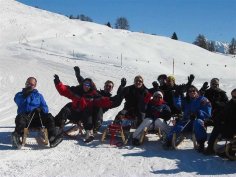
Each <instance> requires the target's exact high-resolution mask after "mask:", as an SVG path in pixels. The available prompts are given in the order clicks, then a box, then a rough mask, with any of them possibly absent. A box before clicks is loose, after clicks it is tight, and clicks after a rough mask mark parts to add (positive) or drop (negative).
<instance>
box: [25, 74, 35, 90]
mask: <svg viewBox="0 0 236 177" xmlns="http://www.w3.org/2000/svg"><path fill="white" fill-rule="evenodd" d="M36 85H37V81H36V79H35V78H33V77H29V78H28V79H27V80H26V82H25V88H27V89H28V90H33V89H34V88H35V87H36Z"/></svg>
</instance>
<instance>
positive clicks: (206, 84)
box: [201, 82, 209, 90]
mask: <svg viewBox="0 0 236 177" xmlns="http://www.w3.org/2000/svg"><path fill="white" fill-rule="evenodd" d="M208 88H209V85H208V82H204V84H203V85H202V88H201V90H207V89H208Z"/></svg>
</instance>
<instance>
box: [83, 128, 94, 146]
mask: <svg viewBox="0 0 236 177" xmlns="http://www.w3.org/2000/svg"><path fill="white" fill-rule="evenodd" d="M93 140H94V136H93V130H86V136H85V140H84V143H90V142H92V141H93Z"/></svg>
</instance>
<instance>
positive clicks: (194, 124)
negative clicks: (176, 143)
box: [167, 119, 207, 142]
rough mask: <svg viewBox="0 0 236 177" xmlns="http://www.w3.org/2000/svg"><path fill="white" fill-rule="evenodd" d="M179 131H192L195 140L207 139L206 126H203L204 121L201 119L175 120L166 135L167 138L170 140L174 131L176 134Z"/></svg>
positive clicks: (203, 140) (202, 140)
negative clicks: (174, 123)
mask: <svg viewBox="0 0 236 177" xmlns="http://www.w3.org/2000/svg"><path fill="white" fill-rule="evenodd" d="M181 132H193V133H194V135H195V137H196V140H197V142H205V141H206V140H207V132H206V128H205V126H204V121H203V120H201V119H196V120H194V121H190V122H188V120H185V121H183V120H181V121H179V122H177V123H176V125H175V126H174V127H173V128H172V130H171V131H170V132H169V134H168V135H167V140H168V141H171V140H172V137H173V134H174V133H176V134H177V136H178V134H180V133H181Z"/></svg>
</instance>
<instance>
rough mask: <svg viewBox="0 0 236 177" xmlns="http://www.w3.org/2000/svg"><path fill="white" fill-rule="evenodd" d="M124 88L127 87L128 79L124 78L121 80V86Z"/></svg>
mask: <svg viewBox="0 0 236 177" xmlns="http://www.w3.org/2000/svg"><path fill="white" fill-rule="evenodd" d="M120 85H121V86H122V87H125V85H126V79H125V78H124V77H123V78H122V79H121V84H120Z"/></svg>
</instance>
